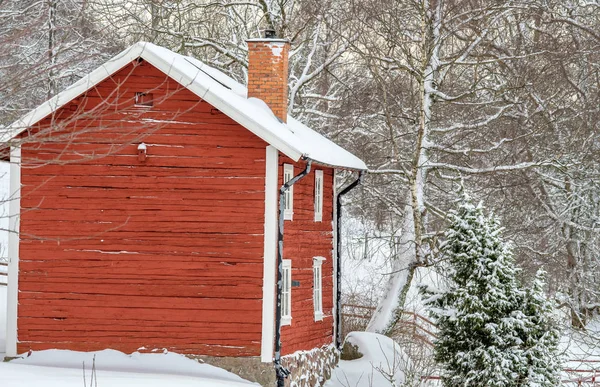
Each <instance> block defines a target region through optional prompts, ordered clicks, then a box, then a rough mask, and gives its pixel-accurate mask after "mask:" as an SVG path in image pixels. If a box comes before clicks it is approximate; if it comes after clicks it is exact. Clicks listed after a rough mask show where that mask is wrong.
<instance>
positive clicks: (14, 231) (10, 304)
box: [6, 146, 21, 357]
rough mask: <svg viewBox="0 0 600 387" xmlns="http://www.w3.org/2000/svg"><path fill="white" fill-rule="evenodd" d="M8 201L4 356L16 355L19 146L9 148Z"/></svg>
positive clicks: (19, 206) (19, 192) (19, 193)
mask: <svg viewBox="0 0 600 387" xmlns="http://www.w3.org/2000/svg"><path fill="white" fill-rule="evenodd" d="M8 200H9V203H8V216H9V218H8V230H9V233H8V280H7V289H6V291H7V300H6V356H8V357H15V356H17V305H18V295H19V218H20V213H21V147H19V146H13V147H11V149H10V196H9V199H8Z"/></svg>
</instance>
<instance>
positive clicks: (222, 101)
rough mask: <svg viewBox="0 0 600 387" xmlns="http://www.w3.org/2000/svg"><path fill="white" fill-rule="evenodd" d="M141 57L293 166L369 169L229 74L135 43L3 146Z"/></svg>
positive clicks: (13, 131) (16, 129) (25, 121)
mask: <svg viewBox="0 0 600 387" xmlns="http://www.w3.org/2000/svg"><path fill="white" fill-rule="evenodd" d="M137 58H143V59H144V60H146V61H147V62H149V63H150V64H152V65H153V66H155V67H156V68H157V69H159V70H160V71H162V72H163V73H165V74H167V75H169V76H170V77H171V78H173V79H174V80H176V81H177V82H179V83H180V84H181V85H182V86H184V87H186V88H187V89H189V90H190V91H191V92H193V93H194V94H196V95H197V96H198V97H200V98H202V99H203V100H205V101H206V102H208V103H209V104H211V105H212V106H214V107H215V108H217V109H219V110H220V111H221V112H222V113H224V114H225V115H227V116H228V117H230V118H231V119H233V120H234V121H236V122H237V123H238V124H240V125H242V126H243V127H245V128H246V129H248V130H249V131H251V132H252V133H254V134H255V135H256V136H258V137H259V138H261V139H263V140H264V141H265V142H267V143H268V144H270V145H272V146H274V147H275V148H277V150H279V151H280V152H282V153H283V154H285V155H286V156H288V157H289V158H290V159H292V160H294V161H298V160H300V159H301V158H303V157H304V158H310V159H312V160H313V161H315V162H317V163H321V164H325V165H329V166H332V167H340V168H347V169H355V170H366V169H367V167H366V165H365V163H364V162H363V161H362V160H360V159H359V158H358V157H356V156H354V155H353V154H351V153H350V152H348V151H346V150H344V149H342V148H341V147H339V146H338V145H336V144H335V143H333V142H332V141H330V140H328V139H327V138H325V137H324V136H322V135H320V134H318V133H317V132H315V131H313V130H312V129H310V128H308V127H307V126H305V125H303V124H301V123H300V122H298V121H296V120H295V119H293V118H292V117H289V116H288V120H287V121H288V123H287V124H286V123H282V122H280V121H279V120H278V119H277V118H276V117H275V116H274V115H273V113H272V112H271V110H270V109H269V108H268V107H267V106H266V104H264V102H262V101H260V100H257V99H255V98H250V99H248V98H246V88H245V87H244V86H243V85H241V84H239V83H238V82H236V81H235V80H233V79H232V78H230V77H228V76H227V75H225V74H223V73H221V72H220V71H218V70H216V69H214V68H211V67H210V66H207V65H205V64H204V63H202V62H200V61H199V60H197V59H195V58H191V57H186V56H183V55H179V54H177V53H174V52H172V51H170V50H168V49H166V48H163V47H159V46H156V45H154V44H152V43H146V42H140V43H136V44H134V45H133V46H131V47H129V48H128V49H126V50H124V51H123V52H121V53H120V54H118V55H116V56H115V57H114V58H112V59H110V60H109V61H108V62H106V63H105V64H103V65H102V66H100V67H99V68H97V69H96V70H94V71H93V72H91V73H90V74H88V75H87V76H85V77H83V78H82V79H80V80H79V81H78V82H76V83H75V84H73V85H72V86H70V87H69V88H67V89H66V90H65V91H63V92H62V93H60V94H58V95H56V96H55V97H53V98H52V99H50V100H48V101H46V102H45V103H43V104H42V105H40V106H39V107H38V108H36V109H34V110H32V111H31V112H30V113H28V114H27V115H25V116H24V117H22V118H21V119H19V120H18V121H16V122H15V123H13V124H12V125H11V126H9V127H8V128H7V129H8V130H6V131H5V133H3V134H2V135H1V136H0V142H8V141H9V140H11V139H12V138H14V137H15V136H17V135H18V134H19V133H21V132H23V131H24V130H26V129H27V128H28V127H30V126H32V125H35V124H36V123H38V122H39V121H41V120H42V119H44V118H45V117H47V116H49V115H50V114H52V113H53V112H55V111H56V110H58V109H59V108H61V107H62V106H64V105H66V104H67V103H69V102H70V101H72V100H73V99H74V98H76V97H78V96H79V95H81V94H83V93H85V92H86V91H87V90H89V89H91V88H92V87H94V86H96V85H97V84H99V83H100V82H102V81H103V80H105V79H106V78H108V77H109V76H111V75H113V74H115V73H116V72H117V71H119V70H120V69H122V68H124V67H125V66H127V65H128V64H129V63H131V62H132V61H133V60H135V59H137Z"/></svg>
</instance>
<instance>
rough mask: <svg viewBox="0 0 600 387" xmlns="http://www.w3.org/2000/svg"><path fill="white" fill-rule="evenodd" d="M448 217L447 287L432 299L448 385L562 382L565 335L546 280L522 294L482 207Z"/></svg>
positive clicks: (465, 206) (497, 230)
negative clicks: (561, 343) (560, 347)
mask: <svg viewBox="0 0 600 387" xmlns="http://www.w3.org/2000/svg"><path fill="white" fill-rule="evenodd" d="M449 218H450V227H449V228H448V230H447V231H446V233H445V237H446V240H445V242H444V243H443V245H442V247H441V253H442V257H443V259H444V265H445V266H446V268H447V271H448V273H449V283H448V288H447V289H446V290H442V291H438V292H436V293H433V295H432V296H431V297H429V299H428V300H427V303H428V305H429V306H430V308H431V313H432V315H433V316H434V317H435V319H436V320H437V324H438V327H439V333H438V339H437V341H436V342H435V358H436V360H437V362H438V363H439V364H440V365H441V366H442V368H443V370H442V374H441V376H442V381H443V383H444V385H445V386H462V387H465V386H481V385H485V386H498V387H500V386H502V387H505V386H555V385H557V383H558V378H557V370H558V367H559V364H558V361H557V357H556V351H557V344H558V332H557V331H556V328H555V326H554V325H553V320H552V313H553V308H552V306H551V304H550V303H549V302H548V301H546V299H545V296H544V293H543V282H542V279H541V277H538V278H536V281H535V282H534V285H533V287H532V288H531V289H527V290H524V289H522V287H521V286H520V284H519V282H518V280H517V273H518V269H516V267H515V262H514V258H513V255H512V251H511V249H510V248H509V247H508V246H507V245H506V243H505V242H504V241H503V239H502V237H501V232H502V229H501V227H500V225H499V222H498V220H497V219H496V218H495V217H494V216H493V215H491V216H486V215H485V213H484V210H483V206H482V205H481V204H480V205H478V206H474V205H473V204H472V203H470V202H469V201H468V200H467V201H465V202H463V203H461V204H460V206H459V208H458V210H456V211H451V212H450V215H449Z"/></svg>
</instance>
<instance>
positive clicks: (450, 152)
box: [0, 0, 600, 347]
mask: <svg viewBox="0 0 600 387" xmlns="http://www.w3.org/2000/svg"><path fill="white" fill-rule="evenodd" d="M266 28H270V29H274V30H275V31H276V32H277V34H278V36H280V37H284V38H287V39H289V40H290V41H291V44H292V49H291V56H290V77H289V80H290V81H289V111H290V112H291V114H292V115H294V116H295V117H296V118H299V119H300V120H302V121H304V122H305V123H307V124H308V125H309V126H311V127H312V128H314V129H316V130H318V131H320V132H321V133H323V134H325V135H326V136H328V137H329V138H331V139H333V140H334V141H336V142H338V143H339V144H341V145H342V146H344V147H345V148H347V149H348V150H350V151H352V152H354V153H355V154H356V155H358V156H359V157H361V158H363V159H364V160H365V161H366V162H367V164H368V166H369V169H370V170H369V174H368V175H367V176H366V178H365V180H364V181H363V184H362V185H361V186H360V188H359V189H357V190H355V191H354V192H353V194H352V195H350V196H351V197H350V201H349V203H347V208H348V211H349V213H350V215H351V216H350V218H349V219H347V221H346V223H345V225H344V226H345V230H346V232H345V235H344V241H345V248H346V249H345V251H344V254H345V256H346V257H347V259H348V263H347V266H348V269H350V268H351V270H346V273H349V272H352V273H354V274H353V275H351V276H349V277H347V282H346V283H345V289H344V290H345V297H347V300H351V301H352V302H353V303H360V304H362V305H367V306H373V307H374V306H377V305H379V307H378V309H377V311H376V312H375V316H376V318H374V319H373V320H372V321H371V324H370V327H369V329H371V330H377V331H386V330H390V329H393V322H394V321H395V316H396V317H397V316H399V311H400V310H403V309H404V308H405V307H408V305H409V304H410V302H411V298H410V295H411V294H413V295H414V293H415V292H414V287H415V284H416V283H417V282H419V281H423V278H424V277H425V276H429V277H435V278H437V276H436V275H435V274H432V273H435V269H436V267H438V266H439V247H440V242H441V241H442V240H443V233H444V230H445V228H446V227H447V216H446V215H447V214H448V212H449V209H451V208H455V207H456V201H457V199H458V198H460V197H461V193H462V190H463V189H464V190H465V191H467V192H468V193H469V195H470V196H471V198H472V199H473V200H474V201H475V202H477V201H480V200H481V201H483V202H485V204H486V206H487V208H488V209H490V210H492V211H493V212H494V213H495V214H496V215H497V216H498V217H499V218H500V219H501V222H502V225H503V226H504V227H505V232H504V237H505V239H507V240H509V241H511V242H512V244H513V248H514V256H515V259H516V261H517V264H518V265H519V266H520V267H521V268H523V269H524V270H523V272H522V276H523V279H522V281H524V282H525V283H528V281H529V282H530V281H532V279H533V276H534V274H535V272H536V271H537V270H538V269H539V268H541V267H543V268H544V269H545V270H546V272H547V280H546V281H547V285H548V289H547V292H548V295H549V296H550V297H552V298H554V299H556V301H557V302H558V304H559V306H560V310H561V311H562V312H563V315H564V316H565V319H564V320H565V324H566V325H569V326H571V327H574V328H578V329H580V328H583V327H585V326H586V324H588V323H589V322H590V321H592V320H593V319H594V317H595V316H597V315H598V313H599V312H600V281H599V279H600V233H599V231H600V164H599V163H598V160H599V159H600V33H599V31H600V3H598V1H597V0H510V1H499V0H397V1H389V0H387V1H385V0H360V1H355V0H319V1H317V0H302V1H299V0H248V1H245V0H195V1H191V0H135V1H133V0H0V130H1V128H2V127H3V126H8V125H10V124H11V123H12V122H14V121H15V120H16V119H17V118H19V117H20V116H21V115H23V114H24V113H26V112H28V111H29V110H30V109H31V108H33V107H35V106H37V105H38V104H39V103H41V102H43V101H44V100H46V99H47V98H49V97H51V96H52V95H54V94H56V93H57V92H59V91H60V90H62V89H64V87H66V86H68V85H69V84H71V83H73V82H75V81H76V80H78V79H79V78H81V77H82V76H84V75H85V74H87V73H88V72H89V71H90V70H92V69H94V68H95V67H97V66H98V65H100V64H102V63H104V62H105V61H106V60H107V59H109V58H110V57H111V56H113V55H115V54H116V53H118V52H119V51H121V50H122V49H124V48H125V47H127V46H128V45H130V44H132V43H134V42H137V41H150V42H153V43H156V44H158V45H161V46H165V47H167V48H169V49H171V50H174V51H176V52H179V53H182V54H185V55H192V56H195V57H197V58H198V59H200V60H202V61H204V62H206V63H207V64H209V65H211V66H213V67H216V68H218V69H220V70H222V71H224V72H225V73H227V74H229V75H230V76H232V77H234V78H235V79H237V80H238V81H240V82H242V83H244V84H245V83H246V68H247V46H246V39H248V38H255V37H258V36H260V35H261V31H262V30H264V29H266ZM347 177H348V180H349V179H350V178H351V177H350V176H347ZM3 180H4V181H6V180H7V179H6V178H5V179H3ZM338 183H339V184H340V185H344V184H345V183H346V181H344V176H342V179H341V180H340V181H339V182H338ZM2 245H3V247H2V250H5V248H4V243H2ZM411 289H412V290H411ZM382 295H385V302H380V299H381V297H382ZM413 298H414V297H413ZM396 320H397V319H396ZM594 345H595V344H594ZM592 347H593V346H592ZM597 347H600V345H598V346H597Z"/></svg>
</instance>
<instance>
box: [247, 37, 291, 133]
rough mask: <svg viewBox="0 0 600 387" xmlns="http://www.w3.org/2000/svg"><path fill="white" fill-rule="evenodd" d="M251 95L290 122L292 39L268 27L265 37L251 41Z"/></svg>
mask: <svg viewBox="0 0 600 387" xmlns="http://www.w3.org/2000/svg"><path fill="white" fill-rule="evenodd" d="M247 42H248V98H251V97H255V98H259V99H262V100H263V101H264V102H265V103H266V104H267V105H269V107H270V108H271V110H272V111H273V114H275V116H277V117H278V118H279V119H280V120H282V121H283V122H287V104H288V53H289V49H290V42H289V41H288V40H286V39H280V38H277V37H276V35H275V31H272V30H266V31H265V37H264V38H259V39H249V40H248V41H247Z"/></svg>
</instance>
